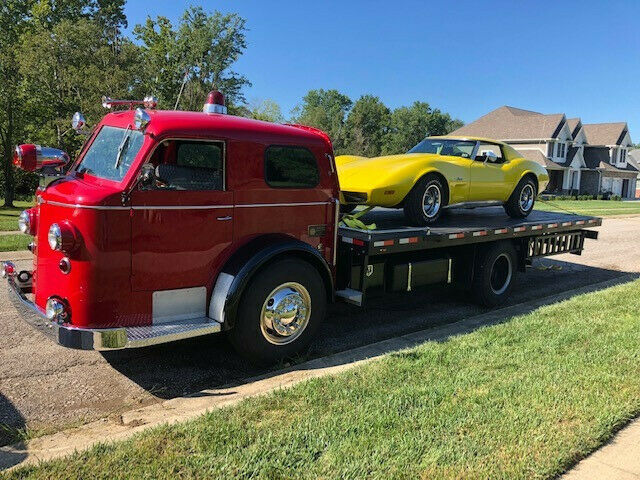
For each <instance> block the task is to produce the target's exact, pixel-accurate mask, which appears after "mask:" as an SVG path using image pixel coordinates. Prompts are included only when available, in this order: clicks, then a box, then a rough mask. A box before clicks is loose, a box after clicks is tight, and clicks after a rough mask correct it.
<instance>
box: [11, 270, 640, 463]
mask: <svg viewBox="0 0 640 480" xmlns="http://www.w3.org/2000/svg"><path fill="white" fill-rule="evenodd" d="M636 278H638V275H635V274H629V275H622V276H620V277H618V278H615V279H612V280H607V281H605V282H600V283H596V284H593V285H588V286H585V287H581V288H577V289H574V290H570V291H566V292H562V293H559V294H555V295H551V296H548V297H544V298H541V299H538V300H532V301H529V302H525V303H521V304H518V305H513V306H509V307H505V308H501V309H499V310H494V311H491V312H487V313H483V314H480V315H476V316H473V317H469V318H467V319H464V320H460V321H458V322H456V323H452V324H449V325H445V326H441V327H436V328H429V329H426V330H420V331H418V332H414V333H409V334H405V335H402V336H400V337H395V338H391V339H388V340H383V341H380V342H376V343H373V344H371V345H366V346H363V347H358V348H355V349H352V350H348V351H344V352H340V353H337V354H333V355H329V356H327V357H323V358H317V359H314V360H310V361H307V362H304V363H301V364H298V365H294V366H292V367H289V368H286V369H283V370H279V371H276V372H270V373H267V374H265V375H261V376H257V377H253V378H249V379H246V380H245V381H244V382H243V383H242V384H235V385H229V386H226V387H222V388H216V389H208V390H202V391H200V392H197V393H194V394H191V395H189V396H185V397H178V398H174V399H171V400H166V401H163V402H161V403H156V404H153V405H149V406H147V407H143V408H139V409H135V410H131V411H129V412H125V413H123V414H122V415H121V416H120V417H119V418H118V419H117V420H118V421H115V420H114V419H102V420H98V421H94V422H91V423H88V424H86V425H83V426H81V427H77V428H72V429H68V430H63V431H60V432H57V433H54V434H51V435H45V436H42V437H39V438H34V439H32V440H30V441H28V442H26V444H25V443H20V444H15V445H9V446H5V447H1V448H0V468H3V469H4V468H12V467H15V466H18V465H32V464H35V463H38V462H40V461H46V460H52V459H55V458H60V457H63V456H67V455H70V454H72V453H74V452H77V451H83V450H87V449H88V448H90V447H92V446H94V445H95V444H97V443H105V442H113V441H116V440H124V439H126V438H129V437H131V436H133V435H135V434H136V433H138V432H141V431H143V430H146V429H148V428H151V427H156V426H159V425H162V424H172V423H176V422H181V421H185V420H189V419H192V418H195V417H198V416H200V415H202V414H204V413H207V412H209V411H212V410H215V409H218V408H223V407H226V406H230V405H234V404H237V403H239V402H240V401H241V400H243V399H246V398H250V397H255V396H259V395H265V394H267V393H270V392H272V391H274V390H277V389H281V388H288V387H291V386H293V385H295V384H297V383H300V382H302V381H304V380H308V379H312V378H317V377H322V376H326V375H332V374H337V373H339V372H341V371H344V370H347V369H350V368H353V367H355V366H358V365H361V364H363V363H366V362H370V361H372V360H375V359H377V358H380V357H382V356H384V355H386V354H388V353H391V352H395V351H398V350H403V349H407V348H411V347H414V346H416V345H418V344H421V343H424V342H426V341H436V340H443V339H446V338H449V337H451V336H455V335H461V334H465V333H469V332H472V331H473V330H475V329H477V328H480V327H485V326H491V325H496V324H499V323H502V322H504V321H505V320H508V319H509V318H511V317H513V316H517V315H520V314H524V313H527V312H530V311H532V310H535V309H537V308H539V307H541V306H544V305H548V304H551V303H556V302H560V301H562V300H566V299H569V298H571V297H573V296H576V295H581V294H583V293H589V292H593V291H596V290H601V289H604V288H607V287H611V286H614V285H618V284H622V283H626V282H629V281H632V280H635V279H636Z"/></svg>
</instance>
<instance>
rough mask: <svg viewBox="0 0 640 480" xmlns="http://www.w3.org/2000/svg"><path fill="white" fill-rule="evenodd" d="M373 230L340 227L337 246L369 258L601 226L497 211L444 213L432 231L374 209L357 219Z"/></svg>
mask: <svg viewBox="0 0 640 480" xmlns="http://www.w3.org/2000/svg"><path fill="white" fill-rule="evenodd" d="M360 220H362V221H363V222H364V223H365V224H367V225H368V224H372V223H375V224H376V227H377V228H376V229H374V230H365V229H357V228H350V227H345V226H341V227H340V228H339V230H338V235H339V237H340V241H341V243H347V244H354V245H359V246H364V247H369V254H383V253H391V252H392V251H399V250H409V249H416V248H418V249H428V248H438V247H443V246H455V245H464V244H467V243H476V242H488V241H493V240H499V239H507V238H516V237H528V236H532V235H535V236H539V235H545V234H556V233H562V232H570V231H576V230H582V229H584V228H588V227H597V226H600V225H602V219H601V218H597V217H590V216H586V215H573V214H569V213H556V212H543V211H538V210H534V211H533V212H532V213H531V214H530V215H529V216H528V217H527V218H523V219H514V218H510V217H509V216H507V214H506V213H505V212H504V209H503V208H501V207H484V208H476V209H459V210H448V211H447V212H445V214H444V215H443V216H442V217H441V218H440V219H439V220H438V222H437V223H436V224H435V225H434V226H432V227H412V226H409V225H407V223H406V220H405V218H404V214H403V212H402V210H399V209H388V208H374V209H373V210H371V211H370V212H368V213H367V214H366V215H364V216H362V217H361V218H360Z"/></svg>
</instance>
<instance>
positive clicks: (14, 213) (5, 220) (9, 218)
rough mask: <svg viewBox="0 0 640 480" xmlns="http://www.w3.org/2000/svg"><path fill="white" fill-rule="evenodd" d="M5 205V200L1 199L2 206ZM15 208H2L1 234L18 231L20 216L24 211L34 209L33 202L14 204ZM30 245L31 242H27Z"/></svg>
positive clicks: (0, 214) (0, 219)
mask: <svg viewBox="0 0 640 480" xmlns="http://www.w3.org/2000/svg"><path fill="white" fill-rule="evenodd" d="M2 204H4V200H1V199H0V205H2ZM13 204H14V205H15V207H14V208H5V207H0V232H9V231H14V230H18V215H20V212H22V211H23V210H24V209H26V208H29V207H32V206H33V201H29V202H18V201H15V202H13ZM27 243H29V242H27Z"/></svg>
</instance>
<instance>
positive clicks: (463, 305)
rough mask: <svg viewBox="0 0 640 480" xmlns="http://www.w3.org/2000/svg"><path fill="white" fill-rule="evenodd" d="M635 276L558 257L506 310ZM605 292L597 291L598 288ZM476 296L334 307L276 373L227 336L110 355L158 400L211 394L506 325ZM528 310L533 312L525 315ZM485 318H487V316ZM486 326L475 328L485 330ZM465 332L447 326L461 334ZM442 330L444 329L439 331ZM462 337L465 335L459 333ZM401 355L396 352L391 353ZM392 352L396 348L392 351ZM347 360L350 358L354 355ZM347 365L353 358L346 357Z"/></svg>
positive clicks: (517, 290)
mask: <svg viewBox="0 0 640 480" xmlns="http://www.w3.org/2000/svg"><path fill="white" fill-rule="evenodd" d="M629 275H630V274H628V273H624V272H619V271H615V270H607V269H602V268H595V267H588V266H584V265H578V264H574V263H569V262H562V261H555V260H549V259H545V260H538V261H536V262H535V263H534V266H533V267H532V268H530V269H529V271H528V272H527V274H526V275H519V276H518V277H517V280H516V284H515V286H514V289H513V292H512V294H511V298H510V300H509V302H508V304H507V305H506V306H505V307H509V306H513V305H518V304H521V303H523V302H531V301H534V302H535V303H534V304H533V305H532V306H531V307H530V310H533V309H535V308H538V307H539V306H541V305H544V304H549V303H554V302H556V301H559V300H561V299H558V298H555V297H554V295H556V294H559V293H562V292H566V291H570V290H574V289H577V288H581V287H586V286H589V285H595V284H598V283H601V282H604V281H607V280H613V279H616V278H620V279H623V278H624V279H628V278H631V277H629ZM595 288H597V287H595ZM468 298H469V294H468V292H462V291H460V290H456V289H453V288H447V287H437V288H431V289H429V290H427V291H426V292H425V293H413V294H396V295H385V296H383V297H380V298H371V299H370V300H369V303H368V304H367V306H366V307H364V308H358V307H354V306H350V305H347V304H343V303H337V304H335V305H331V306H330V307H329V310H328V314H327V318H326V320H325V322H324V324H323V325H322V327H321V329H320V332H319V335H318V337H317V339H316V341H315V342H314V343H313V344H312V345H311V347H310V349H309V351H308V352H307V353H306V355H304V356H303V357H301V358H298V359H294V360H292V361H290V362H288V363H284V364H280V365H275V366H274V367H272V368H268V369H267V368H257V367H255V366H253V365H252V364H250V363H249V362H247V361H246V360H244V359H243V358H242V357H241V356H240V355H238V354H237V353H236V352H235V351H234V350H233V349H232V348H231V347H230V346H229V344H228V343H227V342H226V341H225V338H224V335H214V336H206V337H199V338H194V339H189V340H184V341H181V342H176V343H171V344H164V345H157V346H153V347H148V348H145V349H138V350H128V351H116V352H104V353H103V356H104V358H105V359H106V360H107V361H108V362H109V363H110V365H111V366H112V367H113V368H114V369H116V370H117V371H118V372H120V373H121V374H123V375H125V376H126V377H127V378H129V379H130V380H132V381H133V382H135V383H137V384H138V385H140V386H141V387H142V388H144V389H145V390H146V391H148V392H150V393H152V394H153V395H155V396H156V397H158V398H161V399H169V398H174V397H180V396H187V395H191V394H194V393H195V392H199V391H201V390H205V389H214V388H219V387H221V386H229V385H238V384H243V383H246V382H247V380H248V379H250V378H254V377H257V376H265V375H269V374H271V373H273V372H276V371H280V370H282V369H283V368H287V367H292V368H294V369H295V368H296V367H295V365H297V364H300V363H301V362H304V361H307V360H313V359H317V360H318V362H319V363H322V357H327V356H328V355H332V354H335V353H338V352H347V351H350V350H352V349H355V348H358V347H363V346H366V345H369V344H373V343H375V342H380V341H384V340H388V343H389V345H391V346H392V345H393V344H394V342H393V339H395V338H397V337H401V336H403V335H407V334H410V333H413V332H418V331H422V330H425V329H434V328H435V327H442V326H447V325H452V324H454V323H455V322H459V321H460V320H464V319H466V318H469V317H475V316H477V315H480V314H487V315H486V318H487V319H493V320H492V321H491V322H489V320H487V322H489V323H492V322H493V323H495V321H502V320H506V319H508V318H509V317H511V316H513V315H515V314H517V313H514V312H515V310H514V309H509V308H504V307H503V308H500V309H499V310H495V311H491V310H488V309H485V308H481V307H479V306H477V305H475V304H473V303H471V302H470V300H468ZM518 313H526V311H522V312H520V311H518ZM482 318H484V317H482ZM483 325H484V324H478V325H476V326H474V328H478V327H481V326H483ZM456 328H457V327H453V326H452V327H451V328H449V329H444V330H443V331H445V333H446V331H447V330H451V334H456ZM438 330H442V329H438ZM434 333H435V331H434ZM458 333H460V332H458ZM391 350H393V348H391ZM389 351H390V350H389ZM346 357H349V354H348V353H347V355H346ZM345 361H346V360H345Z"/></svg>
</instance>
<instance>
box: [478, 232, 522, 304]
mask: <svg viewBox="0 0 640 480" xmlns="http://www.w3.org/2000/svg"><path fill="white" fill-rule="evenodd" d="M517 261H518V256H517V254H516V250H515V248H514V247H513V244H512V243H511V242H499V243H495V244H493V245H491V246H489V247H488V248H482V247H480V251H479V254H478V256H477V257H476V263H475V268H474V272H473V281H472V282H471V291H472V293H473V295H474V297H475V299H476V300H477V302H478V303H480V304H481V305H484V306H486V307H495V306H497V305H500V304H502V303H503V302H504V301H505V300H506V299H507V298H508V297H509V293H510V292H511V289H512V288H513V281H514V278H515V276H516V272H517V271H518V268H517V267H518V264H517Z"/></svg>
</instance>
